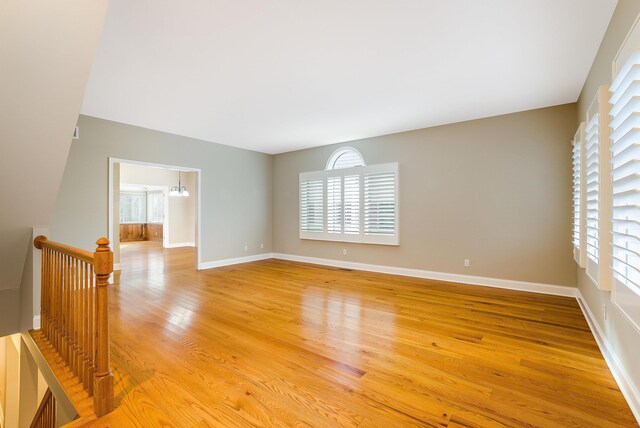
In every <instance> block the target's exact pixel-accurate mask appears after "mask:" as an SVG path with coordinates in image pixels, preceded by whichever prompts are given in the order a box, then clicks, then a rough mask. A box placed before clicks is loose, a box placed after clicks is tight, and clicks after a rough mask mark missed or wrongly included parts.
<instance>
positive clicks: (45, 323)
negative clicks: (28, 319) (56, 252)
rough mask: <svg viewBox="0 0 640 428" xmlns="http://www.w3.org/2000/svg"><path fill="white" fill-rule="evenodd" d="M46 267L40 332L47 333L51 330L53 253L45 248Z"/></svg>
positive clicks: (41, 302) (41, 301)
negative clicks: (50, 299)
mask: <svg viewBox="0 0 640 428" xmlns="http://www.w3.org/2000/svg"><path fill="white" fill-rule="evenodd" d="M42 254H43V257H44V260H45V264H46V267H45V268H44V269H43V272H42V281H43V282H42V289H41V291H40V293H41V295H40V304H41V309H40V311H41V314H40V330H41V331H43V332H45V334H46V332H47V331H48V330H49V292H50V288H51V251H50V250H49V249H48V248H46V247H45V248H43V251H42Z"/></svg>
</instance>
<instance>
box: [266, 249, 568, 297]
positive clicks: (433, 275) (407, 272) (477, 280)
mask: <svg viewBox="0 0 640 428" xmlns="http://www.w3.org/2000/svg"><path fill="white" fill-rule="evenodd" d="M273 258H275V259H281V260H289V261H293V262H302V263H311V264H316V265H324V266H333V267H338V268H344V269H356V270H364V271H368V272H378V273H388V274H392V275H401V276H410V277H414V278H423V279H433V280H437V281H446V282H459V283H462V284H469V285H480V286H483V287H494V288H504V289H507V290H518V291H528V292H531V293H541V294H551V295H554V296H563V297H575V296H576V290H577V288H574V287H567V286H563V285H552V284H541V283H536V282H525V281H513V280H509V279H500V278H488V277H484V276H471V275H461V274H456V273H446V272H434V271H428V270H420V269H409V268H400V267H393V266H383V265H373V264H368V263H357V262H347V261H342V260H332V259H321V258H317V257H307V256H296V255H292V254H281V253H274V254H273Z"/></svg>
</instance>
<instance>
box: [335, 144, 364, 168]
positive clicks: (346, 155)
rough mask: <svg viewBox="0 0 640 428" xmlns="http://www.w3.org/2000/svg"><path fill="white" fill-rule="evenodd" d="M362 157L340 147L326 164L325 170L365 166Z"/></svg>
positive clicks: (358, 153)
mask: <svg viewBox="0 0 640 428" xmlns="http://www.w3.org/2000/svg"><path fill="white" fill-rule="evenodd" d="M365 165H366V164H365V163H364V159H362V155H361V154H360V152H358V151H357V150H356V149H353V148H351V147H342V148H339V149H338V150H336V151H335V152H333V154H332V155H331V156H330V157H329V162H327V168H326V169H327V170H330V169H344V168H353V167H354V166H365Z"/></svg>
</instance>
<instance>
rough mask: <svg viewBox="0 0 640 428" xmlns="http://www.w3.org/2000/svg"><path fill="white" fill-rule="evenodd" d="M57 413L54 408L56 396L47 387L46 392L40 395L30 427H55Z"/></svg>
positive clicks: (56, 424)
mask: <svg viewBox="0 0 640 428" xmlns="http://www.w3.org/2000/svg"><path fill="white" fill-rule="evenodd" d="M57 426H58V414H57V408H56V398H55V397H54V396H53V394H52V393H51V390H50V389H49V388H47V392H45V393H44V397H42V402H40V406H39V407H38V410H37V411H36V415H35V416H34V417H33V421H32V422H31V428H57Z"/></svg>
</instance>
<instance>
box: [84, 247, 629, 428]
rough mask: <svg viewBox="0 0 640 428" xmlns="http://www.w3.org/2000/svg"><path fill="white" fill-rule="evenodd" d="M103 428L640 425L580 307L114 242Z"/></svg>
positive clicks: (572, 303) (564, 300)
mask: <svg viewBox="0 0 640 428" xmlns="http://www.w3.org/2000/svg"><path fill="white" fill-rule="evenodd" d="M122 268H123V270H122V274H121V275H120V276H119V278H118V281H117V282H116V284H115V285H114V287H113V293H112V294H111V313H110V317H111V320H110V321H111V326H112V327H111V337H112V365H113V368H114V374H115V380H116V403H117V405H118V408H117V409H116V410H115V411H114V412H113V413H112V414H110V415H108V416H107V417H105V418H102V419H100V420H98V421H95V422H96V425H99V426H107V425H110V426H113V427H123V426H185V427H187V426H216V427H218V426H221V427H223V426H229V427H244V426H313V427H337V426H356V427H374V426H375V427H386V428H391V427H400V426H428V427H449V428H459V427H502V426H509V427H565V426H571V427H582V428H584V427H632V426H637V425H636V423H635V422H634V419H633V416H632V414H631V412H630V410H629V408H628V406H627V404H626V402H625V401H624V398H623V397H622V394H621V393H620V391H619V389H618V387H617V385H616V383H615V382H614V380H613V378H612V376H611V373H610V372H609V370H608V369H607V366H606V364H605V362H604V360H603V358H602V356H601V354H600V352H599V351H598V348H597V346H596V343H595V341H594V339H593V337H592V335H591V333H590V332H589V329H588V327H587V324H586V322H585V320H584V318H583V316H582V314H581V312H580V309H579V308H578V305H577V303H576V302H575V300H573V299H569V298H562V297H552V296H545V295H537V294H530V293H523V292H513V291H506V290H498V289H492V288H485V287H478V286H466V285H460V284H450V283H441V282H437V281H429V280H421V279H414V278H406V277H397V276H391V275H382V274H374V273H366V272H358V271H345V270H340V269H334V268H325V267H320V266H314V265H307V264H300V263H292V262H286V261H279V260H267V261H260V262H254V263H247V264H241V265H235V266H230V267H224V268H218V269H211V270H206V271H201V272H197V271H195V270H194V251H193V249H192V248H186V249H184V248H183V249H171V250H162V248H161V247H159V246H157V245H153V244H143V245H139V244H127V245H123V246H122Z"/></svg>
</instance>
